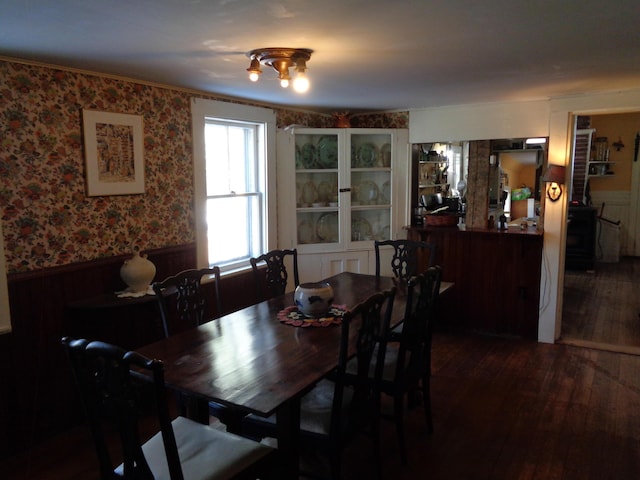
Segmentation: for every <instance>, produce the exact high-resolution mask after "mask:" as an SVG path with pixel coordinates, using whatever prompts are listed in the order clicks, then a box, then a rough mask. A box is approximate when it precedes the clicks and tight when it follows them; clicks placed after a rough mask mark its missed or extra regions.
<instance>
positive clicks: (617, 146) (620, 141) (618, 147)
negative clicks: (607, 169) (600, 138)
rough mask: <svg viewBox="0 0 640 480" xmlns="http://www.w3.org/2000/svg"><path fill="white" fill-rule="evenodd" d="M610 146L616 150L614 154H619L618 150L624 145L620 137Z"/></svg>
mask: <svg viewBox="0 0 640 480" xmlns="http://www.w3.org/2000/svg"><path fill="white" fill-rule="evenodd" d="M612 146H613V147H614V148H615V149H616V152H619V151H620V149H622V148H624V143H622V137H618V141H617V142H613V145H612Z"/></svg>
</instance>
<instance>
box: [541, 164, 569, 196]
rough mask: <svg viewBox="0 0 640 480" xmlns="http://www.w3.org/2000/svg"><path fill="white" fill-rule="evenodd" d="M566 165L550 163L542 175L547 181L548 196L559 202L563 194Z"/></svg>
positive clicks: (543, 179)
mask: <svg viewBox="0 0 640 480" xmlns="http://www.w3.org/2000/svg"><path fill="white" fill-rule="evenodd" d="M565 170H566V169H565V167H564V166H562V165H549V167H548V168H547V171H546V172H544V175H543V176H542V181H543V182H545V183H547V198H548V199H549V200H551V201H552V202H557V201H558V200H560V197H561V196H562V185H564V181H565V178H564V177H565Z"/></svg>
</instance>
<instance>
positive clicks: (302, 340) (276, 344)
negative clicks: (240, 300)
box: [138, 272, 404, 478]
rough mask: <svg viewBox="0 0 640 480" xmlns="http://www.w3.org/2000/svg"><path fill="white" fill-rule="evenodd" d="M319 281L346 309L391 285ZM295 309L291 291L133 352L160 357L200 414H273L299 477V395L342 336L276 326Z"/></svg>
mask: <svg viewBox="0 0 640 480" xmlns="http://www.w3.org/2000/svg"><path fill="white" fill-rule="evenodd" d="M324 281H326V282H328V283H329V284H330V285H331V286H332V287H333V289H334V305H343V306H345V307H346V308H353V307H354V306H356V305H357V304H358V303H360V302H362V301H364V300H366V299H367V298H368V297H369V296H371V295H373V294H374V293H376V292H378V291H381V290H387V289H390V288H392V287H393V286H394V285H395V284H396V281H395V280H394V279H392V278H390V277H376V276H375V275H366V274H358V273H349V272H344V273H340V274H338V275H335V276H332V277H330V278H327V279H325V280H324ZM397 297H398V298H397V302H398V305H395V306H394V311H396V312H399V311H403V310H404V304H403V302H402V294H401V293H400V294H399V295H397ZM401 303H402V306H401V305H400V304H401ZM292 305H294V300H293V292H289V293H286V294H284V295H281V296H278V297H275V298H272V299H269V300H265V301H263V302H260V303H258V304H255V305H251V306H248V307H246V308H243V309H241V310H238V311H236V312H233V313H229V314H228V315H224V316H222V317H220V318H217V319H215V320H212V321H210V322H207V323H205V324H203V325H201V326H199V327H197V328H194V329H190V330H187V331H184V332H182V333H179V334H177V335H173V336H171V337H169V338H166V339H163V340H160V341H158V342H155V343H152V344H150V345H146V346H144V347H142V348H140V349H138V352H139V353H141V354H142V355H145V356H147V357H150V358H157V359H160V360H162V361H163V362H164V366H165V384H166V385H167V386H168V387H169V388H171V389H174V390H176V391H178V392H181V393H182V394H184V395H187V396H189V397H191V398H194V399H197V400H199V401H200V403H201V404H202V405H204V406H205V408H204V409H203V411H204V412H206V411H207V410H206V404H207V402H209V401H214V402H216V403H219V404H223V405H226V406H228V407H230V408H232V409H235V410H236V411H238V412H239V413H240V414H242V413H253V414H256V415H260V416H263V417H268V416H271V415H273V414H274V413H275V414H276V428H277V435H278V449H279V450H280V451H281V452H282V455H283V461H284V463H285V465H284V467H285V472H283V477H285V478H298V457H299V455H298V453H299V452H298V443H297V437H298V434H299V425H300V398H301V397H302V396H303V395H304V394H305V393H306V392H308V391H309V390H310V389H311V388H312V387H313V386H314V385H315V384H316V383H317V382H318V381H320V380H321V379H322V378H324V377H325V376H326V375H327V374H328V373H329V372H331V371H332V370H333V369H334V368H335V367H336V366H337V363H338V353H339V349H340V333H341V329H340V327H339V326H338V325H337V324H333V325H329V326H324V327H316V326H309V327H296V326H293V325H289V324H287V323H284V322H281V321H280V320H279V319H278V313H279V312H281V311H283V310H284V309H285V308H287V307H290V306H292ZM352 330H355V329H352ZM352 333H353V334H354V335H355V333H354V332H352ZM205 416H206V420H208V415H205ZM203 419H204V418H202V419H201V420H203Z"/></svg>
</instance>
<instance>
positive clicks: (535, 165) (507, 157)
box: [412, 138, 547, 226]
mask: <svg viewBox="0 0 640 480" xmlns="http://www.w3.org/2000/svg"><path fill="white" fill-rule="evenodd" d="M471 144H474V145H476V146H479V145H483V147H482V148H473V149H472V150H473V152H476V153H474V154H473V155H470V153H469V152H470V145H471ZM485 145H486V146H487V147H488V148H485V147H484V146H485ZM477 152H481V154H480V155H477ZM546 152H547V139H546V138H508V139H498V140H482V141H478V140H476V141H473V142H470V141H456V142H436V143H423V144H417V145H414V146H413V159H414V162H413V164H414V178H417V181H416V182H414V183H413V187H414V190H413V191H414V195H413V202H412V203H413V208H414V210H413V218H414V224H420V219H421V217H422V216H423V215H424V213H425V212H429V211H433V210H434V209H436V208H438V207H441V206H443V205H444V206H449V210H450V211H457V212H458V213H459V215H460V217H461V223H465V220H466V219H465V215H466V213H467V211H469V215H470V216H472V217H474V222H466V223H467V224H468V225H472V226H478V225H480V224H484V223H486V221H487V220H488V219H489V217H491V216H493V218H494V220H497V219H498V218H499V217H500V215H503V214H504V215H505V216H506V217H507V220H508V222H510V224H511V225H518V226H520V225H522V224H523V223H525V222H526V223H527V225H528V226H534V225H537V224H538V222H539V221H540V218H539V212H540V189H541V182H540V177H541V175H542V171H543V167H544V165H545V164H546V157H547V154H546ZM487 157H488V158H487ZM470 162H472V163H473V162H480V164H482V163H484V162H486V163H484V165H486V166H484V167H482V168H479V169H478V168H474V169H473V175H469V163H470ZM475 165H478V163H476V164H475ZM487 166H488V168H487ZM470 177H472V178H470ZM469 207H470V208H469ZM478 215H479V216H480V217H478Z"/></svg>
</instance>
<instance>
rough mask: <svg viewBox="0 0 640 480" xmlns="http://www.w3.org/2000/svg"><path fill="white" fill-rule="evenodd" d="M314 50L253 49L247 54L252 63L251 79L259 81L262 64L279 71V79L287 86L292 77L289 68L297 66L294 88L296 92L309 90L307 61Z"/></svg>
mask: <svg viewBox="0 0 640 480" xmlns="http://www.w3.org/2000/svg"><path fill="white" fill-rule="evenodd" d="M312 53H313V50H309V49H308V48H259V49H257V50H251V51H250V52H248V53H247V56H248V57H249V58H250V59H251V64H250V65H249V68H247V72H249V79H250V80H251V81H252V82H257V81H258V79H259V78H260V74H262V68H261V66H262V65H265V66H268V67H271V68H273V69H274V70H275V71H276V72H277V73H278V79H279V80H280V85H281V86H282V88H287V87H288V86H289V82H290V80H291V77H290V76H289V69H290V68H291V67H293V68H295V70H296V72H297V75H296V78H295V79H294V80H293V88H294V90H295V91H296V92H299V93H304V92H306V91H307V90H309V79H308V78H307V75H306V71H307V62H308V61H309V59H310V58H311V54H312Z"/></svg>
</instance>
